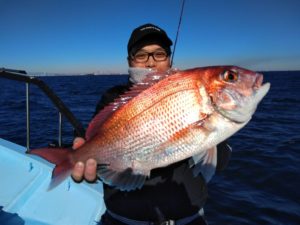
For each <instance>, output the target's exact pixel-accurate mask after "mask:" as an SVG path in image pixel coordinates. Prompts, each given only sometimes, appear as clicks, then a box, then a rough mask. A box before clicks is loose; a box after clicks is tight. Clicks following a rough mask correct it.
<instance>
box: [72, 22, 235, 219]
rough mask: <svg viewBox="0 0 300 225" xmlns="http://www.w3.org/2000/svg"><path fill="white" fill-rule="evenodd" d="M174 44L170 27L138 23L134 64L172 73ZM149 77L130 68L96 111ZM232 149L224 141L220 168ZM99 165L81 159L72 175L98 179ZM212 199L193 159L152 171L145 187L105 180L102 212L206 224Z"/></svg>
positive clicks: (131, 64)
mask: <svg viewBox="0 0 300 225" xmlns="http://www.w3.org/2000/svg"><path fill="white" fill-rule="evenodd" d="M171 45H172V41H171V40H170V38H169V37H168V36H167V34H166V32H165V31H164V30H163V29H161V28H159V27H157V26H155V25H153V24H145V25H142V26H140V27H138V28H136V29H135V30H134V31H133V32H132V34H131V37H130V39H129V42H128V45H127V50H128V58H127V59H128V64H129V67H131V68H140V69H142V68H144V69H151V70H154V71H158V72H166V71H167V70H169V69H170V67H171V61H170V56H171ZM143 76H144V75H143V73H136V72H133V73H130V79H129V80H130V81H129V83H128V85H126V86H117V87H114V88H112V89H110V90H109V91H107V92H106V93H105V94H104V95H103V96H102V99H101V101H100V102H99V104H98V106H97V109H96V113H97V112H98V111H99V110H101V109H102V108H103V107H104V106H105V105H107V104H108V103H110V102H112V101H113V100H114V99H115V98H117V97H118V96H119V95H121V94H123V93H124V92H126V91H127V90H129V87H130V86H131V85H132V84H133V83H136V82H139V81H141V80H142V79H143ZM83 143H84V140H83V139H80V138H76V139H75V141H74V146H73V148H75V149H76V148H78V147H79V146H81V145H82V144H83ZM229 152H230V149H229V147H228V146H227V145H226V144H222V145H220V146H218V165H217V170H219V169H222V168H223V167H224V165H225V164H226V163H227V161H228V160H227V159H228V155H229ZM220 156H221V157H220ZM222 156H226V157H222ZM221 158H223V159H222V160H221ZM224 162H225V163H224ZM96 166H97V165H96V161H95V160H93V159H89V160H87V162H86V163H85V164H84V163H83V162H79V163H77V164H76V166H75V168H74V170H73V173H72V177H73V178H74V180H76V181H81V180H82V179H83V178H84V179H86V180H88V181H95V179H96ZM206 198H207V187H206V182H205V180H204V178H203V177H202V176H201V175H199V176H196V177H195V176H194V175H193V172H192V169H191V168H190V166H189V163H188V159H187V160H183V161H180V162H177V163H174V164H172V165H169V166H167V167H164V168H158V169H154V170H152V171H151V175H150V177H149V178H148V179H147V180H146V182H145V184H144V186H143V187H142V188H141V189H139V190H134V191H130V192H123V191H120V190H118V189H115V188H112V187H110V186H108V185H105V184H104V201H105V204H106V207H107V211H106V212H105V214H104V215H103V216H102V219H101V223H102V224H137V225H139V224H151V223H152V224H166V223H168V224H170V223H176V224H182V225H184V224H206V222H205V220H204V219H203V210H202V208H203V206H204V203H205V201H206Z"/></svg>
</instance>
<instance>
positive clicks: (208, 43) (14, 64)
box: [0, 0, 300, 74]
mask: <svg viewBox="0 0 300 225" xmlns="http://www.w3.org/2000/svg"><path fill="white" fill-rule="evenodd" d="M182 3H183V0H0V68H1V67H5V68H13V69H23V70H26V71H27V72H29V73H31V72H32V73H36V72H42V73H56V74H84V73H127V69H128V65H127V60H126V57H127V42H128V39H129V36H130V34H131V32H132V30H133V29H134V28H136V27H137V26H139V25H142V24H144V23H153V24H156V25H158V26H160V27H161V28H163V29H164V30H165V31H166V32H167V33H168V35H169V37H170V38H171V39H172V40H173V42H174V40H175V38H176V33H177V30H178V23H179V17H180V11H181V7H182ZM173 47H174V46H173ZM173 51H174V49H173ZM211 65H236V66H241V67H244V68H247V69H252V70H256V71H266V70H300V1H299V0H251V1H247V0H209V1H207V0H206V1H203V0H185V5H184V11H183V16H182V21H181V26H180V29H179V35H178V40H177V45H176V49H175V54H174V67H176V68H179V69H187V68H193V67H201V66H211Z"/></svg>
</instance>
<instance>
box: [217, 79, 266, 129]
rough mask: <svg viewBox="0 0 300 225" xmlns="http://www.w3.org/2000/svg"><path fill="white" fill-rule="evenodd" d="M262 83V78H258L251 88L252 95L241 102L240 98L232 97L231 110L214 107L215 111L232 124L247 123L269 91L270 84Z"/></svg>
mask: <svg viewBox="0 0 300 225" xmlns="http://www.w3.org/2000/svg"><path fill="white" fill-rule="evenodd" d="M261 83H262V78H261V77H260V76H259V77H258V79H257V80H256V82H255V84H254V86H253V89H254V91H253V94H252V95H251V96H248V97H246V98H244V100H242V101H241V99H243V98H241V97H240V96H239V97H233V99H236V100H235V102H236V108H235V109H232V110H225V109H222V108H220V107H218V106H215V109H216V110H217V111H218V112H219V113H220V114H221V115H222V116H224V117H225V118H226V119H228V120H230V121H232V122H234V123H239V124H242V123H247V122H248V121H249V120H250V119H251V118H252V115H253V114H254V112H255V110H256V108H257V105H258V104H259V103H260V101H261V100H262V99H263V98H264V97H265V95H266V94H267V93H268V91H269V90H270V87H271V84H270V83H265V84H263V85H262V84H261Z"/></svg>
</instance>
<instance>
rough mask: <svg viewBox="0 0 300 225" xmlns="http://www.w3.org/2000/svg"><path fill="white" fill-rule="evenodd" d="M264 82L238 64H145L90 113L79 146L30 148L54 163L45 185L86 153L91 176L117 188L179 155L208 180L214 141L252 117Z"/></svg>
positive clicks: (134, 183)
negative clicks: (146, 68)
mask: <svg viewBox="0 0 300 225" xmlns="http://www.w3.org/2000/svg"><path fill="white" fill-rule="evenodd" d="M269 89H270V83H264V84H263V75H262V74H260V73H257V72H255V71H251V70H248V69H244V68H241V67H237V66H209V67H196V68H191V69H186V70H179V69H171V70H170V71H168V72H166V73H158V72H151V73H149V74H147V76H146V77H145V78H144V79H143V81H141V82H139V83H138V84H135V85H134V86H133V87H132V88H131V89H130V90H129V91H128V92H126V93H125V94H123V95H121V96H120V97H119V98H118V99H116V100H115V101H114V102H112V103H111V104H109V105H108V106H106V107H105V108H104V109H103V110H101V111H100V112H99V113H98V114H97V115H96V116H95V117H94V118H93V119H92V120H91V122H90V123H89V125H88V128H87V131H86V136H85V139H86V142H85V143H84V144H83V145H82V146H81V147H79V148H78V149H76V150H70V149H66V148H54V149H53V148H41V149H34V150H31V151H30V154H34V155H38V156H40V157H42V158H44V159H46V160H48V161H50V162H51V163H54V164H55V165H56V166H55V168H54V170H53V172H52V179H51V184H50V186H51V187H55V186H57V185H58V184H59V183H60V182H62V181H63V180H64V179H65V178H66V177H68V176H69V175H70V174H71V171H72V169H73V167H74V165H75V163H76V162H78V161H82V162H85V161H86V160H87V159H89V158H94V159H96V161H97V175H98V178H99V179H100V180H101V181H102V182H104V183H105V184H108V185H110V186H112V187H115V188H117V189H120V190H122V191H131V190H135V189H140V188H142V186H143V184H144V182H145V180H146V179H147V178H149V177H150V174H151V170H153V169H155V168H161V167H166V166H168V165H170V164H173V163H175V162H178V161H181V160H185V159H188V160H189V163H190V164H189V165H190V167H191V169H193V171H194V175H195V176H196V175H198V174H199V173H201V174H202V175H203V177H204V178H205V180H206V181H207V182H209V181H210V179H211V178H212V176H213V174H214V171H215V168H216V160H217V152H216V146H217V145H218V144H219V143H221V142H222V141H224V140H226V139H228V138H229V137H230V136H232V135H233V134H235V133H236V132H237V131H239V130H240V129H241V128H243V127H244V126H245V125H246V124H247V123H248V122H249V121H250V120H251V118H252V116H253V114H254V113H255V111H256V108H257V106H258V104H259V103H260V102H261V100H262V99H263V98H264V96H265V95H266V94H267V92H268V91H269Z"/></svg>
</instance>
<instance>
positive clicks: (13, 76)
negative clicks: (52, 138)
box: [0, 68, 85, 151]
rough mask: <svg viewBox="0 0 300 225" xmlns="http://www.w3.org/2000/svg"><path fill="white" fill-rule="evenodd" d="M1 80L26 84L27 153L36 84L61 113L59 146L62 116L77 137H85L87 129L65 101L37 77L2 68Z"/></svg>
mask: <svg viewBox="0 0 300 225" xmlns="http://www.w3.org/2000/svg"><path fill="white" fill-rule="evenodd" d="M0 78H6V79H9V80H15V81H21V82H25V83H26V147H27V151H28V150H29V149H30V95H29V85H30V84H34V85H36V86H38V87H39V88H40V89H41V90H42V91H43V92H44V93H45V94H46V96H47V97H48V98H49V99H50V100H51V101H52V103H53V104H54V106H55V107H56V108H57V109H58V111H59V119H58V120H59V123H58V124H59V128H58V130H59V134H58V145H59V146H61V145H62V115H63V116H64V117H65V118H66V119H67V120H68V121H69V122H70V124H71V125H72V126H73V128H74V130H75V134H76V136H79V137H84V136H85V129H84V128H83V126H82V124H81V123H80V122H79V121H78V120H77V118H76V117H75V116H74V115H73V113H72V112H71V111H70V110H69V108H68V107H67V106H66V105H65V104H64V103H63V101H62V100H61V99H60V98H59V97H58V96H57V95H56V94H55V93H54V92H53V91H52V90H51V89H50V88H49V87H48V86H47V85H46V84H45V82H44V81H42V80H40V79H38V78H37V77H34V76H30V75H27V73H26V71H23V70H13V69H6V68H0Z"/></svg>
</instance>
